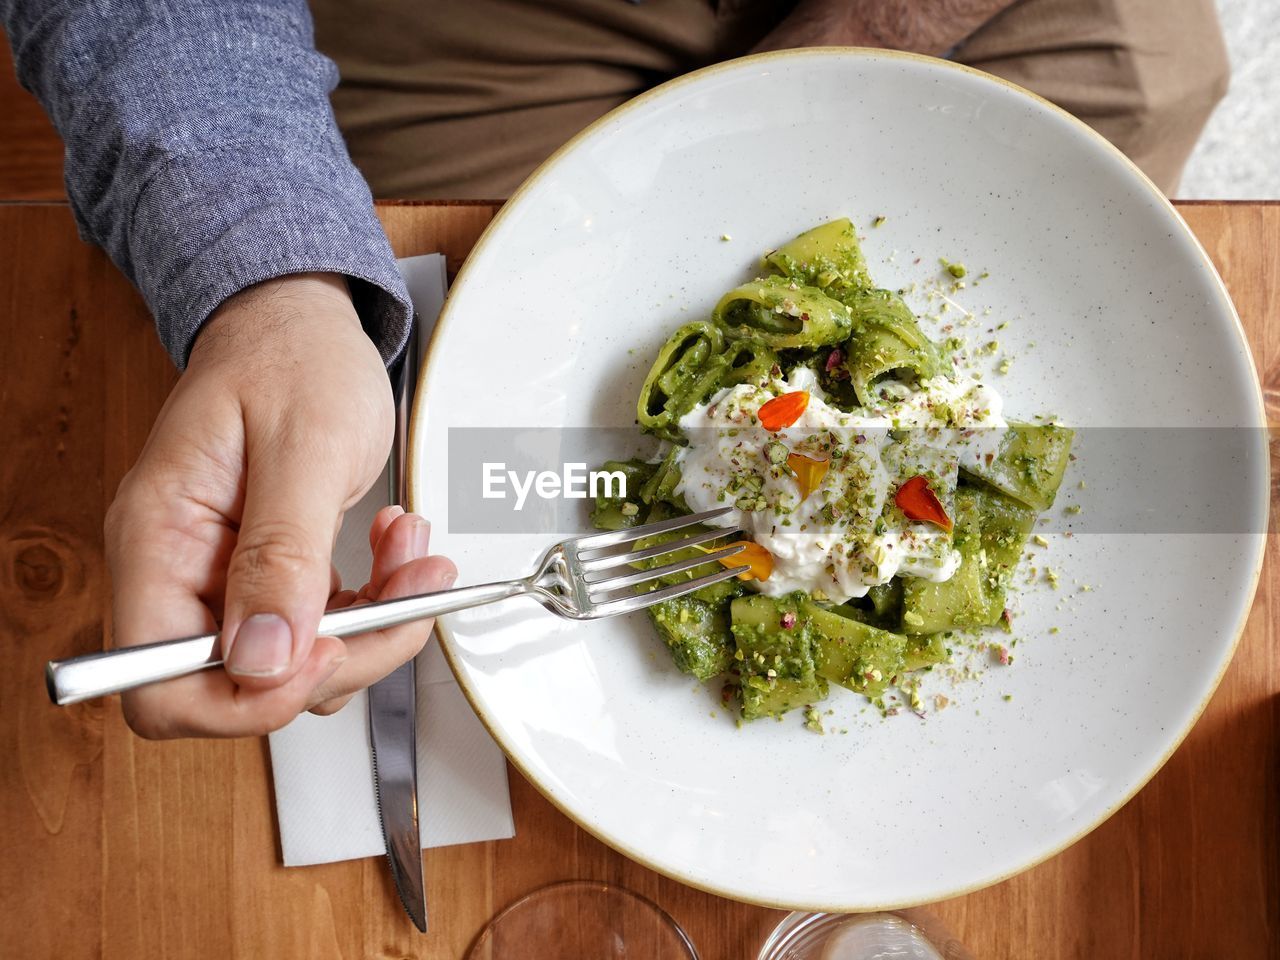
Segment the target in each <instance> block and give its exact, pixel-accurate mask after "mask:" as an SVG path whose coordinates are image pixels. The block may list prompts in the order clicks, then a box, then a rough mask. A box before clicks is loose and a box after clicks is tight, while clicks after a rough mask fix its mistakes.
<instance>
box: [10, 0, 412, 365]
mask: <svg viewBox="0 0 1280 960" xmlns="http://www.w3.org/2000/svg"><path fill="white" fill-rule="evenodd" d="M0 8H3V13H4V22H5V28H6V30H7V31H8V35H9V40H10V43H11V44H12V46H13V52H14V60H15V62H16V64H17V68H18V77H19V80H20V81H21V82H22V84H23V85H24V86H25V87H26V88H27V89H28V90H30V91H32V92H33V93H34V94H35V95H36V96H37V97H38V98H39V99H40V101H41V103H42V104H43V105H44V108H45V110H46V111H48V113H49V116H50V118H51V119H52V120H53V123H54V126H56V127H57V130H58V132H59V134H61V136H62V140H63V143H64V144H65V147H66V153H65V176H66V184H67V192H68V194H69V195H70V198H71V206H72V209H73V211H74V213H75V216H76V221H77V223H78V224H79V227H80V231H81V235H82V236H83V237H85V238H86V239H88V240H90V241H92V242H94V243H97V244H99V245H100V246H102V247H103V248H104V249H105V250H106V251H107V253H108V254H109V255H110V256H111V259H112V260H114V261H115V263H116V264H117V265H118V266H119V267H120V269H121V270H122V271H124V273H125V274H126V275H127V276H128V277H129V278H130V279H131V280H132V281H133V282H134V284H135V285H136V286H137V287H138V289H139V290H140V291H141V292H142V295H143V296H144V297H145V298H146V301H147V303H148V305H149V306H150V307H151V310H152V312H153V313H154V314H155V318H156V326H157V328H158V330H159V333H160V339H161V340H162V341H163V342H164V345H165V348H166V349H167V350H168V351H169V354H170V355H171V356H172V357H173V359H174V361H175V362H176V363H177V364H178V365H179V366H183V365H185V363H186V360H187V356H188V354H189V352H190V350H191V345H192V343H193V342H194V340H195V337H196V334H197V333H198V332H199V329H200V326H201V324H202V323H203V322H204V321H205V319H206V318H207V317H208V316H209V314H210V313H211V312H212V311H213V310H214V308H215V307H217V306H218V304H219V303H221V302H222V301H223V300H224V299H226V298H227V297H229V296H231V295H232V294H233V293H236V292H238V291H239V290H242V289H244V288H245V287H247V286H250V285H251V284H254V283H257V282H259V281H262V280H267V279H271V278H273V277H279V276H284V275H286V274H291V273H301V272H306V271H328V272H335V273H343V274H346V275H347V277H348V278H349V279H350V284H351V289H352V295H353V298H354V300H355V303H356V308H357V310H358V311H359V312H360V315H361V318H362V320H363V322H364V325H365V329H366V330H367V331H368V332H369V335H370V336H371V337H372V338H373V340H374V341H375V342H376V343H377V344H378V347H379V349H380V351H381V352H382V356H383V359H384V361H387V362H390V361H391V360H392V359H394V357H395V356H396V355H397V354H398V353H399V351H400V348H401V347H402V345H403V343H404V340H405V338H406V336H407V333H408V329H409V321H410V318H411V315H412V306H411V304H410V301H409V297H408V293H407V291H406V290H405V287H404V283H403V281H402V280H401V278H400V274H399V272H398V271H397V269H396V263H395V258H394V256H393V255H392V253H391V248H390V246H389V244H388V243H387V239H386V235H385V234H384V233H383V231H382V227H381V226H380V224H379V223H378V220H377V217H376V216H375V215H374V212H373V202H372V198H371V196H370V194H369V188H368V186H367V185H366V184H365V182H364V179H363V178H362V177H361V176H360V173H359V172H358V171H357V170H356V168H355V167H354V166H353V165H352V163H351V159H350V157H349V156H348V154H347V149H346V145H345V144H344V143H343V140H342V136H341V134H340V133H339V132H338V128H337V124H336V122H335V121H334V117H333V111H332V109H331V107H330V105H329V93H330V92H331V91H332V90H333V88H334V86H335V85H336V83H337V69H336V68H335V67H334V65H333V63H332V62H331V61H330V60H328V59H327V58H325V57H323V56H321V55H320V54H319V53H317V52H316V50H315V46H314V42H313V35H312V25H311V16H310V12H309V11H308V9H307V5H306V3H305V0H274V2H273V0H167V2H161V0H53V2H50V0H0Z"/></svg>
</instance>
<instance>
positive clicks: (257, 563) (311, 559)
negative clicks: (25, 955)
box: [228, 520, 329, 589]
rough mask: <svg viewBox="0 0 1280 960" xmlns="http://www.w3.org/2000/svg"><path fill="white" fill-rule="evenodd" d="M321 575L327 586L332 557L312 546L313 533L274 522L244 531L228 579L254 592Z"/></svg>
mask: <svg viewBox="0 0 1280 960" xmlns="http://www.w3.org/2000/svg"><path fill="white" fill-rule="evenodd" d="M317 571H319V575H322V576H323V579H324V581H325V582H326V583H327V582H328V578H329V556H328V554H327V553H325V552H322V551H320V550H319V549H317V548H316V547H315V546H314V545H313V544H312V543H311V538H310V531H308V530H306V529H305V528H304V527H303V526H302V525H301V524H298V523H295V522H293V521H288V520H273V521H270V522H268V523H263V524H257V525H255V526H254V527H253V529H251V530H241V531H240V536H239V540H238V542H237V544H236V550H235V553H234V554H232V557H231V564H230V567H229V569H228V576H229V579H230V580H231V582H233V583H236V584H238V585H239V586H240V587H241V588H242V589H244V588H248V589H254V588H256V587H258V586H264V585H268V584H273V583H278V582H281V581H284V582H293V583H297V582H298V581H301V580H304V579H307V578H309V577H311V576H315V575H317Z"/></svg>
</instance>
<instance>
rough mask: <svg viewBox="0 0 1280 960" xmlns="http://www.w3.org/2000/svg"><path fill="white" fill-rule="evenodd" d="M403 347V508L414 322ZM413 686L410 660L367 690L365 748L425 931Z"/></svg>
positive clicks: (405, 890) (398, 451)
mask: <svg viewBox="0 0 1280 960" xmlns="http://www.w3.org/2000/svg"><path fill="white" fill-rule="evenodd" d="M414 320H415V323H414V326H413V328H412V329H411V331H410V334H409V342H408V344H407V345H406V346H405V352H404V360H403V362H402V363H401V369H400V377H399V382H398V383H397V385H396V431H395V446H394V449H393V450H392V453H391V491H390V492H391V502H392V503H399V504H406V503H408V497H407V494H408V490H407V489H406V476H407V465H408V453H409V413H410V410H411V408H412V405H413V391H414V387H415V386H416V384H417V376H418V329H417V323H416V320H417V318H416V317H415V318H414ZM417 697H418V692H417V683H416V675H415V670H414V662H413V660H410V661H409V662H408V663H405V664H403V665H401V666H399V667H397V668H396V669H395V670H393V671H392V672H391V673H390V674H388V675H387V676H386V677H383V678H382V679H381V680H379V681H378V682H377V683H375V684H373V686H371V687H370V688H369V694H368V699H369V746H370V750H371V751H372V753H373V781H374V789H375V791H376V793H377V799H378V819H379V820H380V821H381V823H382V839H383V840H384V841H385V843H386V846H387V861H388V862H389V863H390V865H391V876H392V878H393V879H394V880H395V883H396V892H397V893H398V894H400V902H401V903H402V904H404V909H405V912H406V913H408V914H409V919H410V920H412V921H413V925H414V926H415V927H417V928H418V929H419V930H421V931H422V932H423V933H426V932H427V891H426V883H425V882H424V880H423V876H422V842H421V838H420V833H419V828H418V747H417V717H416V712H417Z"/></svg>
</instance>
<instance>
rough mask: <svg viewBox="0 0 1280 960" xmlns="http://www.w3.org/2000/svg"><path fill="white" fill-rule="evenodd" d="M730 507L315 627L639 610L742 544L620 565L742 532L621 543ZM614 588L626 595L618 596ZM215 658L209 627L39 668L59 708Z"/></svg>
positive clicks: (562, 549) (334, 614)
mask: <svg viewBox="0 0 1280 960" xmlns="http://www.w3.org/2000/svg"><path fill="white" fill-rule="evenodd" d="M730 509H732V508H730V507H722V508H721V509H719V510H708V511H707V512H706V513H695V514H692V515H690V516H687V517H674V518H672V519H670V520H660V521H658V522H657V523H648V524H645V525H644V526H640V527H630V528H628V529H625V530H615V531H612V532H609V533H597V534H592V535H590V536H585V537H575V538H573V539H570V540H564V541H561V542H560V543H557V544H556V545H555V546H553V547H552V548H551V549H549V550H548V551H547V552H546V553H545V554H543V556H542V560H541V561H539V563H538V568H537V570H535V571H534V573H533V574H531V575H530V576H527V577H524V578H522V579H519V580H504V581H500V582H498V583H482V584H479V585H478V586H474V587H456V588H454V589H453V590H440V591H437V592H436V593H424V594H420V595H418V596H415V597H404V598H402V599H399V600H385V601H382V602H379V603H366V604H361V605H360V606H355V607H345V608H343V609H341V610H333V611H331V612H329V613H326V614H325V615H324V616H323V617H321V618H320V625H319V627H317V629H316V634H317V635H319V636H326V637H350V636H354V635H356V634H359V633H369V632H370V631H372V630H383V629H386V628H387V627H395V626H399V625H400V624H402V623H409V622H411V621H413V620H424V619H426V618H428V617H435V616H439V615H440V614H444V613H454V612H455V611H458V610H466V609H467V608H469V607H478V606H481V605H483V604H486V603H495V602H497V601H498V600H505V599H507V598H508V597H520V596H527V597H532V598H533V599H535V600H537V601H538V602H539V603H541V604H542V605H543V606H544V607H546V608H547V609H548V610H550V611H551V612H552V613H555V614H558V615H559V616H562V617H565V618H567V619H570V620H596V619H598V618H600V617H612V616H616V615H617V614H620V613H632V612H633V611H636V610H643V609H644V608H645V607H649V606H652V605H653V604H655V603H658V602H659V601H662V600H670V599H672V598H674V597H679V596H683V595H684V594H686V593H690V592H692V591H694V590H698V589H700V588H702V587H706V586H710V585H711V584H713V583H719V582H720V581H721V580H728V579H729V578H730V577H734V576H737V575H738V574H740V573H745V572H746V571H747V570H748V569H749V568H748V567H746V566H736V567H729V568H724V569H720V570H714V571H712V572H711V573H707V574H703V575H702V576H699V577H696V578H694V579H690V580H687V581H682V582H679V583H674V584H669V585H667V586H664V587H659V588H658V589H656V590H652V591H649V592H646V593H636V592H635V591H634V588H635V587H637V586H639V585H640V584H642V583H647V582H649V581H651V580H656V579H657V578H659V577H664V576H668V575H670V574H676V573H685V572H688V571H692V570H694V569H695V568H696V567H700V566H702V565H704V564H707V563H716V562H718V561H720V560H724V559H727V558H728V557H731V556H733V555H734V554H736V553H740V552H742V550H744V549H745V544H742V543H733V544H729V545H727V546H722V547H720V548H718V549H716V550H714V551H710V552H708V553H706V554H704V555H702V556H697V557H688V558H686V559H684V560H673V561H671V562H670V563H665V564H663V565H661V566H657V567H653V568H651V569H648V570H636V571H633V572H631V573H622V572H621V570H620V569H619V568H623V569H626V568H628V567H629V566H630V565H631V564H634V563H639V562H641V561H645V560H656V559H657V558H659V557H662V556H666V555H667V554H669V553H674V552H675V551H677V550H684V549H687V548H689V547H696V546H699V545H701V544H704V543H708V542H710V541H712V540H718V539H720V538H722V537H731V536H733V535H735V534H738V533H741V532H742V531H741V530H740V529H737V528H733V529H721V528H712V529H710V530H703V531H700V532H698V533H694V534H692V535H690V536H687V537H684V538H682V539H680V540H673V541H670V542H667V543H658V544H653V545H652V546H648V547H641V548H639V549H636V550H621V549H619V548H623V547H628V546H631V545H633V544H635V543H636V542H637V541H639V540H643V539H645V538H646V537H652V536H656V535H658V534H662V533H671V532H673V531H675V530H682V529H684V528H686V527H691V526H694V525H696V524H699V523H703V522H705V521H707V520H714V519H716V518H717V517H722V516H724V515H725V514H726V513H728V512H729V510H730ZM619 591H624V592H623V593H621V594H620V595H616V596H615V594H619ZM221 663H222V658H221V657H220V656H219V650H218V634H216V633H206V634H202V635H201V636H198V637H184V638H182V639H179V640H161V641H159V642H158V643H148V644H143V645H141V646H136V647H121V648H118V649H116V650H106V651H103V652H101V653H89V654H85V655H84V656H80V657H71V658H70V659H68V660H50V661H49V663H48V664H47V665H46V666H45V681H46V683H47V684H48V687H49V698H50V699H51V700H52V701H53V702H54V703H56V704H59V705H60V706H65V705H67V704H71V703H79V702H80V701H81V700H88V699H91V698H93V697H103V696H106V695H107V694H111V693H120V692H122V691H124V690H132V689H133V688H134V687H141V686H145V685H146V684H149V683H158V682H160V681H161V680H171V679H173V678H174V677H185V676H187V675H188V674H191V673H198V672H199V671H201V670H207V669H209V668H210V667H216V666H219V665H221Z"/></svg>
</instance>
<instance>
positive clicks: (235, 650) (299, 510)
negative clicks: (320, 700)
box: [222, 438, 346, 689]
mask: <svg viewBox="0 0 1280 960" xmlns="http://www.w3.org/2000/svg"><path fill="white" fill-rule="evenodd" d="M246 441H247V442H246V450H245V453H246V464H245V496H244V512H243V515H242V518H241V521H240V530H239V533H238V535H237V538H236V547H235V551H234V552H233V553H232V555H231V562H230V565H229V567H228V570H227V590H226V602H225V604H224V608H223V622H222V653H223V659H224V661H225V668H226V671H227V673H228V674H230V675H231V678H232V679H233V680H234V681H235V682H236V683H237V684H239V685H240V686H243V687H250V688H258V689H261V688H266V687H276V686H279V685H280V684H282V683H284V682H285V681H287V680H288V679H289V678H290V677H292V676H293V675H294V674H295V673H296V672H297V671H298V669H299V668H300V667H301V666H302V664H303V663H305V662H306V660H307V657H308V655H309V654H310V652H311V648H312V645H313V644H314V643H315V635H316V628H317V626H318V625H319V623H320V617H321V616H322V615H323V614H324V608H325V603H326V601H327V600H328V597H329V593H330V553H331V550H332V546H333V538H334V533H335V531H336V530H337V527H338V521H339V518H340V515H341V512H342V508H343V506H344V501H345V499H346V497H345V491H342V490H340V489H339V486H338V484H337V482H336V480H337V478H336V477H335V474H336V473H340V472H341V471H335V470H333V469H328V470H326V469H325V468H324V466H323V465H322V464H316V463H313V462H311V460H312V458H310V457H308V456H306V453H305V450H304V449H300V447H301V446H302V445H301V444H292V443H290V444H274V443H258V444H255V443H253V442H252V441H251V440H249V439H248V438H246Z"/></svg>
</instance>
